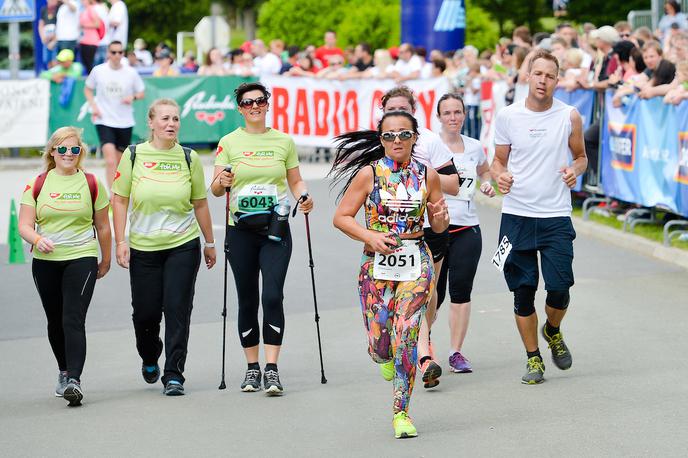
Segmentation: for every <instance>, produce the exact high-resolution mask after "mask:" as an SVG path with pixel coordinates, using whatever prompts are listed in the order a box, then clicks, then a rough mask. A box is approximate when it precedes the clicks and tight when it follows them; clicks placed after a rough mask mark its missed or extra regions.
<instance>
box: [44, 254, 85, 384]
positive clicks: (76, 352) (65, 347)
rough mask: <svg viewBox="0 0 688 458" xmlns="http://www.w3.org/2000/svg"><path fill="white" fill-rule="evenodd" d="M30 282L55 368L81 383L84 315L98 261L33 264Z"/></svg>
mask: <svg viewBox="0 0 688 458" xmlns="http://www.w3.org/2000/svg"><path fill="white" fill-rule="evenodd" d="M31 270H32V272H33V280H34V282H35V283H36V289H37V290H38V295H39V296H40V298H41V302H42V303H43V309H44V310H45V316H46V317H47V318H48V341H49V342H50V347H51V348H52V349H53V354H54V355H55V359H56V360H57V365H58V367H59V368H60V370H61V371H67V375H68V376H69V377H70V378H75V379H77V380H80V378H81V372H82V371H83V369H84V362H85V361H86V311H87V310H88V306H89V304H90V303H91V296H93V288H94V287H95V285H96V275H97V273H98V260H97V259H96V258H94V257H86V258H78V259H72V260H69V261H46V260H43V259H35V258H34V260H33V264H32V266H31Z"/></svg>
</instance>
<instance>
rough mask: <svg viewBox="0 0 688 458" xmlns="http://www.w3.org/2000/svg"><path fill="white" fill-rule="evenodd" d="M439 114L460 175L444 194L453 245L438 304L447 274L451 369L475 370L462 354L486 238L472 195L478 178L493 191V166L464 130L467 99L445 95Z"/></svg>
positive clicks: (443, 270)
mask: <svg viewBox="0 0 688 458" xmlns="http://www.w3.org/2000/svg"><path fill="white" fill-rule="evenodd" d="M437 117H438V118H439V120H440V122H441V123H442V132H441V133H440V137H442V140H443V141H444V143H445V144H446V145H447V146H448V147H449V149H450V150H451V151H452V153H453V154H454V164H455V165H456V168H457V170H458V171H459V176H460V177H461V179H460V182H461V187H460V189H459V194H458V195H456V196H451V195H448V194H447V195H445V198H446V199H447V205H448V206H449V219H450V224H449V247H448V249H447V256H446V258H447V259H446V261H445V262H444V264H443V265H442V268H441V269H440V275H439V278H438V280H437V307H438V309H439V307H440V305H442V301H444V297H445V295H446V290H447V278H448V279H449V297H450V298H451V306H450V308H449V330H450V350H449V355H450V356H449V368H450V370H451V371H452V372H472V370H473V369H472V367H471V363H470V362H469V361H468V359H466V358H465V357H464V356H463V355H462V354H461V348H462V347H463V341H464V338H465V337H466V331H467V330H468V320H469V317H470V314H471V291H472V289H473V279H474V278H475V272H476V270H477V269H478V261H479V260H480V252H481V250H482V237H481V235H480V226H479V221H478V215H477V214H476V211H475V204H474V203H473V196H474V195H475V189H476V186H477V180H478V179H480V183H481V184H480V192H482V193H483V194H485V195H486V196H489V197H494V196H495V190H494V188H493V187H492V184H490V166H489V164H488V163H487V159H486V158H485V154H484V153H483V149H482V145H481V144H480V142H479V141H478V140H474V139H473V138H470V137H468V136H465V135H461V128H462V127H463V122H464V120H465V119H466V109H465V106H464V104H463V100H462V99H461V97H459V96H458V95H456V94H445V95H443V96H442V97H441V98H440V100H439V101H438V102H437Z"/></svg>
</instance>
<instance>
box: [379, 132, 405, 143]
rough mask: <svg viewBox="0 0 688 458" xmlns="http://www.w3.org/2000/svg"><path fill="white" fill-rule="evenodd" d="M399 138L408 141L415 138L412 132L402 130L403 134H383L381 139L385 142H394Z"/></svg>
mask: <svg viewBox="0 0 688 458" xmlns="http://www.w3.org/2000/svg"><path fill="white" fill-rule="evenodd" d="M397 137H399V140H401V141H406V140H410V139H411V138H413V131H412V130H402V131H401V132H382V135H380V138H382V141H383V142H393V141H395V140H396V139H397Z"/></svg>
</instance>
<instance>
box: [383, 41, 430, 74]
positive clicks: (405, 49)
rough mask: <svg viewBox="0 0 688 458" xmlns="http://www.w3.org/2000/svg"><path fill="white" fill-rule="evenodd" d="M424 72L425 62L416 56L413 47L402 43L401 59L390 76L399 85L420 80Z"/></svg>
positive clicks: (400, 47) (400, 49)
mask: <svg viewBox="0 0 688 458" xmlns="http://www.w3.org/2000/svg"><path fill="white" fill-rule="evenodd" d="M422 70H423V60H422V59H421V58H420V57H418V56H417V55H415V54H414V52H413V46H411V45H410V44H409V43H402V44H401V46H399V59H398V60H397V62H396V63H395V64H394V70H392V72H391V74H390V75H389V77H390V78H394V80H395V81H396V82H397V83H401V82H403V81H408V80H413V79H417V78H420V73H421V71H422Z"/></svg>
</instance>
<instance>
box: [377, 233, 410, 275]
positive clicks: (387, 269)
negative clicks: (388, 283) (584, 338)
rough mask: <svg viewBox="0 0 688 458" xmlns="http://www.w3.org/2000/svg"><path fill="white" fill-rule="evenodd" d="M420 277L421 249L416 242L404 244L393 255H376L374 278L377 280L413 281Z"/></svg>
mask: <svg viewBox="0 0 688 458" xmlns="http://www.w3.org/2000/svg"><path fill="white" fill-rule="evenodd" d="M419 277H420V249H419V248H418V244H417V243H416V242H409V241H405V242H402V245H401V246H400V247H398V248H396V249H395V250H394V252H393V253H392V254H382V253H375V264H373V278H375V279H376V280H394V281H413V280H418V278H419Z"/></svg>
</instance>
